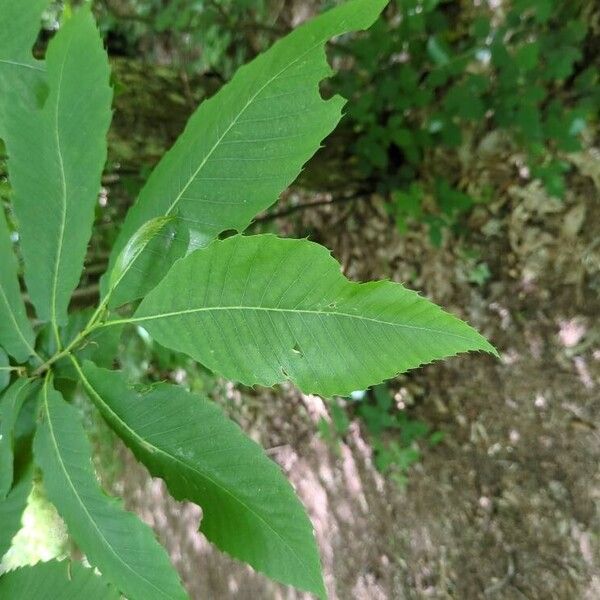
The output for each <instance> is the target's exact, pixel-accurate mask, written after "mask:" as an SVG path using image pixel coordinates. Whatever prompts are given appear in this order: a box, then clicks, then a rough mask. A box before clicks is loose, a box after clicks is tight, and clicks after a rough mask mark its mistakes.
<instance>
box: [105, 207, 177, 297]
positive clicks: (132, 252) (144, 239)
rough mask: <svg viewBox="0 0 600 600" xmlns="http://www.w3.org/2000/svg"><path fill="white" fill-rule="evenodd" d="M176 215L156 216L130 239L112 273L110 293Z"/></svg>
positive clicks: (109, 286)
mask: <svg viewBox="0 0 600 600" xmlns="http://www.w3.org/2000/svg"><path fill="white" fill-rule="evenodd" d="M174 219H175V217H174V216H166V217H156V218H154V219H151V220H150V221H148V222H146V223H144V224H143V225H142V226H141V227H140V228H139V229H138V230H137V231H136V232H135V233H134V234H133V236H132V237H131V238H130V239H129V241H128V242H127V244H125V247H124V248H123V250H121V253H120V254H119V256H118V257H117V260H116V262H115V266H114V267H113V269H112V271H111V273H110V280H109V285H108V294H107V296H110V295H111V294H112V292H114V290H115V289H116V288H117V286H118V285H119V284H120V283H121V281H123V278H124V277H125V276H126V275H127V273H128V272H129V270H130V269H131V268H132V267H133V266H134V264H135V261H136V260H137V259H138V258H139V256H140V254H141V253H142V252H143V251H144V250H145V249H146V247H147V246H148V244H149V243H150V242H151V241H152V240H153V239H154V238H155V237H156V236H157V235H158V234H159V233H160V232H161V231H162V230H163V229H164V228H165V227H166V226H167V225H168V224H169V223H171V222H172V221H173V220H174Z"/></svg>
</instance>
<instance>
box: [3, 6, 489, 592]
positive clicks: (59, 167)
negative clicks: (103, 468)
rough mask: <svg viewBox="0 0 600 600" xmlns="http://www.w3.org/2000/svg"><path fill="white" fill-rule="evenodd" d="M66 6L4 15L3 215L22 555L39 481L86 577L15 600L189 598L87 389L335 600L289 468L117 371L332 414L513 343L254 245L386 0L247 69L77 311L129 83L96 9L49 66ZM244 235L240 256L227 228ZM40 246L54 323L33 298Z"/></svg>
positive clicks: (7, 429)
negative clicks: (461, 358) (253, 390)
mask: <svg viewBox="0 0 600 600" xmlns="http://www.w3.org/2000/svg"><path fill="white" fill-rule="evenodd" d="M46 3H47V0H31V1H30V2H26V3H23V2H21V1H20V0H0V13H1V14H2V19H1V20H0V137H1V138H2V139H3V140H4V142H5V145H6V152H7V155H8V173H9V179H10V185H11V190H12V191H11V202H10V207H8V208H10V220H9V221H10V222H11V223H12V222H13V220H14V222H15V223H16V226H17V231H18V247H17V248H15V246H14V245H13V243H11V240H14V239H15V238H16V237H17V236H12V237H11V236H10V235H9V225H8V224H7V220H6V215H7V213H6V212H5V210H4V207H3V209H2V210H1V211H0V265H1V269H0V347H1V348H2V350H1V351H0V374H1V379H0V383H1V385H2V388H3V389H4V392H3V395H2V397H1V399H0V413H1V421H0V429H1V431H0V515H1V517H2V536H1V537H0V542H1V544H0V555H2V554H4V553H5V552H6V550H7V549H8V546H9V545H10V540H11V538H12V536H13V535H14V534H15V533H16V532H17V530H18V529H19V526H20V519H21V515H22V512H23V510H24V507H25V504H26V501H27V497H28V495H29V493H30V491H31V489H32V482H33V481H34V478H35V479H36V480H38V481H40V480H41V482H42V485H43V488H44V490H45V493H46V495H47V497H48V499H49V500H50V502H51V503H52V504H53V505H54V506H55V507H56V509H57V511H58V513H59V514H60V515H61V517H62V519H63V520H64V522H65V524H66V527H67V528H68V532H69V535H70V536H71V538H72V540H73V541H74V543H75V545H76V548H77V552H75V553H74V556H81V555H84V556H85V557H86V560H87V562H88V563H89V564H90V565H91V566H92V567H94V569H86V568H84V566H82V564H78V563H77V562H71V563H68V564H67V563H65V562H62V563H61V562H50V563H46V564H39V565H36V566H33V567H25V568H22V569H19V570H16V571H14V572H11V573H8V574H4V575H2V576H1V577H0V597H2V598H7V599H12V598H36V599H37V600H42V599H44V598H49V599H50V598H51V599H53V600H54V599H56V598H61V600H67V599H69V598H84V597H85V598H117V597H119V595H120V594H123V595H124V596H126V597H127V598H129V599H130V600H148V599H160V598H165V599H166V598H169V599H182V598H186V597H187V595H186V592H185V590H184V588H183V586H182V584H181V582H180V580H179V577H178V575H177V572H176V571H175V570H174V569H173V567H172V566H171V563H170V560H169V557H168V555H167V553H166V551H165V550H164V549H163V548H162V547H161V546H160V545H159V543H158V542H157V541H156V539H155V537H154V534H153V532H152V530H151V529H150V528H149V527H147V526H146V525H145V524H143V523H142V522H141V521H140V520H139V519H138V518H137V517H136V516H134V515H133V514H131V513H129V512H126V511H125V510H124V509H123V508H122V507H121V504H120V503H119V502H118V501H116V500H115V499H114V498H111V497H109V496H107V495H106V493H105V492H104V491H103V490H102V488H101V486H100V485H99V483H98V479H97V477H96V474H95V471H94V468H93V465H92V452H91V446H90V443H89V441H88V438H87V435H86V431H85V428H84V426H83V421H82V414H81V411H80V410H79V409H78V407H77V405H76V404H74V403H73V398H74V393H73V389H74V387H76V386H79V387H80V389H81V390H83V391H84V392H85V394H86V395H87V397H88V398H89V400H90V401H91V403H92V404H93V405H94V406H95V408H96V409H97V410H98V411H99V413H100V414H101V415H102V417H103V418H104V420H105V421H106V423H107V424H108V425H109V426H110V427H111V428H112V429H113V430H114V432H115V433H116V434H117V435H118V436H119V437H120V438H121V439H122V440H123V441H124V442H125V444H126V445H127V446H128V447H129V448H130V449H131V450H132V452H133V453H134V454H135V456H136V457H137V459H138V460H139V461H141V462H142V463H143V464H144V465H145V466H146V467H147V469H148V470H149V471H150V473H151V474H152V475H153V476H155V477H160V478H162V479H163V480H164V481H165V483H166V486H167V488H168V490H169V492H170V493H171V494H172V495H173V497H175V498H176V499H178V500H188V501H190V502H194V503H196V504H198V505H199V506H201V507H202V511H203V516H202V521H201V523H200V530H201V531H202V533H203V534H204V535H205V536H206V537H207V538H208V539H209V540H210V541H211V542H212V543H214V544H215V546H217V547H218V548H219V549H220V550H222V551H223V552H226V553H228V554H230V555H231V556H233V557H235V558H237V559H239V560H241V561H245V562H246V563H248V564H249V565H251V566H252V567H253V568H254V569H256V570H257V571H260V572H262V573H264V574H266V575H267V576H269V577H271V578H273V579H275V580H277V581H280V582H283V583H285V584H288V585H292V586H295V587H297V588H299V589H301V590H306V591H308V592H312V593H314V594H315V595H317V596H320V597H325V595H326V592H325V587H324V584H323V578H322V575H321V566H320V560H319V554H318V551H317V546H316V543H315V539H314V534H313V528H312V525H311V523H310V521H309V519H308V517H307V515H306V513H305V511H304V509H303V507H302V505H301V503H300V502H299V500H298V499H297V497H296V495H295V493H294V490H293V489H292V487H291V485H290V484H289V483H288V482H287V480H286V479H285V477H284V476H283V475H282V473H281V471H280V469H279V468H278V466H277V465H276V464H274V463H273V462H271V461H270V460H269V459H268V457H267V456H266V454H265V453H264V451H263V450H262V449H261V448H260V447H259V446H258V445H257V444H256V443H254V442H253V441H251V440H250V439H249V438H247V437H246V436H245V435H244V434H243V432H242V431H241V430H240V429H239V427H238V426H237V425H235V424H234V423H233V422H231V421H229V420H228V419H227V418H226V417H225V416H224V414H223V413H222V412H221V410H220V409H219V408H218V407H217V406H215V405H214V404H212V403H211V402H209V401H208V400H207V399H205V398H203V397H201V396H199V395H194V394H192V393H190V392H188V391H186V390H185V389H184V388H182V387H178V386H174V385H169V384H157V385H154V386H151V387H145V388H139V387H135V386H132V385H131V384H130V383H129V382H128V381H127V379H126V377H124V375H123V373H122V372H119V371H115V370H111V369H110V367H112V366H113V364H112V363H113V358H114V356H115V353H116V347H117V343H116V342H118V338H119V335H120V332H121V330H122V329H123V328H124V327H129V326H132V325H136V326H138V327H143V328H144V329H145V331H146V332H147V333H148V335H150V336H151V337H152V338H153V339H155V340H156V341H157V342H158V343H159V344H161V345H162V346H164V347H166V348H168V349H170V350H172V351H175V352H183V353H185V354H187V355H189V356H190V357H192V358H193V359H195V360H196V361H198V362H200V363H202V364H203V365H205V366H206V367H208V368H209V369H211V370H212V371H214V372H215V373H218V374H220V375H222V376H224V377H226V378H229V379H231V380H234V381H237V382H241V383H243V384H245V385H248V386H254V385H262V386H273V385H276V384H279V383H282V382H284V381H286V380H290V381H292V382H294V383H295V384H296V385H297V386H298V387H299V388H300V389H301V390H303V391H304V392H306V393H316V394H321V395H323V396H325V397H330V396H333V395H347V394H349V393H350V392H351V391H352V390H356V389H366V388H367V387H368V386H371V385H374V384H377V383H379V382H381V381H383V380H385V379H387V378H390V377H393V376H394V375H396V374H397V373H400V372H403V371H406V370H407V369H411V368H415V367H417V366H419V365H421V364H423V363H427V362H430V361H433V360H435V359H441V358H443V357H447V356H451V355H454V354H456V353H459V352H466V351H471V350H483V351H486V352H490V353H494V352H495V351H494V349H493V348H492V346H491V345H490V344H489V343H488V342H487V341H486V340H485V339H484V338H483V337H482V336H481V335H479V334H478V333H477V332H476V331H474V330H473V329H471V328H470V327H469V326H468V325H466V324H465V323H463V322H461V321H460V320H458V319H457V318H455V317H453V316H451V315H449V314H447V313H445V312H443V311H442V310H441V309H440V308H438V307H436V306H435V305H433V304H431V303H430V302H428V301H427V300H425V299H423V298H421V297H420V296H418V295H417V294H416V293H414V292H412V291H409V290H407V289H405V288H404V287H402V286H401V285H399V284H395V283H391V282H388V281H379V282H371V283H364V284H359V283H353V282H350V281H348V280H347V279H346V278H345V277H344V276H343V275H342V274H341V272H340V266H339V264H338V263H337V262H336V261H335V260H334V259H333V258H332V257H331V255H330V254H329V252H328V251H327V250H326V249H325V248H323V247H320V246H318V245H317V244H314V243H311V242H309V241H307V240H292V239H280V238H277V237H275V236H273V235H255V236H243V235H240V234H239V232H242V231H243V230H244V229H245V228H246V226H247V225H248V224H249V223H250V222H251V220H252V219H253V217H254V216H255V215H256V214H257V213H259V212H260V211H261V210H264V209H265V208H266V207H268V206H270V205H271V204H272V203H273V202H274V201H275V200H276V198H277V196H278V195H279V193H280V192H281V191H282V190H284V189H285V188H286V186H288V185H289V184H290V183H291V182H292V181H293V180H294V179H295V178H296V177H297V175H298V173H299V172H300V170H301V168H302V165H303V164H304V163H305V162H306V161H307V160H308V159H309V158H310V157H311V155H312V154H313V153H314V152H315V151H316V150H317V149H318V147H319V145H320V144H321V141H322V140H323V139H324V138H325V136H326V135H327V134H328V133H329V132H330V131H331V130H332V129H333V128H334V127H335V126H336V124H337V123H338V121H339V119H340V117H341V111H342V107H343V104H344V101H343V100H342V99H341V98H340V97H334V98H331V99H330V100H328V101H325V100H323V98H322V97H321V95H320V93H319V83H320V81H321V80H323V78H325V77H328V76H329V75H330V74H331V70H330V68H329V66H328V64H327V61H326V57H325V52H324V46H325V44H326V42H327V41H328V40H329V39H331V38H332V37H335V36H338V35H340V34H343V33H345V32H348V31H351V30H358V29H364V28H367V27H369V26H370V25H371V24H372V23H373V21H374V20H375V19H376V17H377V15H378V14H379V12H380V11H381V10H382V8H383V7H384V5H385V4H386V2H385V0H352V1H350V2H348V3H346V4H344V5H342V6H340V7H338V8H336V9H334V10H332V11H329V12H327V13H325V14H323V15H322V16H320V17H319V18H317V19H315V20H314V21H312V22H310V23H308V24H306V25H304V26H302V27H300V28H298V29H296V30H295V31H294V32H292V33H291V34H290V35H289V36H287V37H286V38H284V39H282V40H281V41H279V42H278V43H276V44H275V45H274V46H273V47H272V48H271V49H270V50H269V51H267V52H266V53H264V54H262V55H261V56H259V57H258V58H257V59H255V60H254V61H253V62H252V63H250V64H248V65H247V66H245V67H243V68H241V69H240V70H239V71H238V72H237V74H236V75H235V77H234V78H233V79H232V81H231V82H230V83H229V84H228V85H227V86H226V87H224V88H223V89H222V90H221V91H220V92H219V93H218V94H217V95H215V96H214V97H213V98H212V99H211V100H209V101H207V102H205V103H203V104H202V105H201V106H200V108H199V109H198V110H197V111H196V113H195V114H194V115H193V116H192V117H191V119H190V121H189V123H188V125H187V127H186V129H185V131H184V133H183V134H182V135H181V137H180V138H179V140H178V141H177V142H176V143H175V145H174V146H173V148H172V149H171V150H170V151H169V152H168V153H167V154H166V155H165V156H164V157H163V159H162V161H161V162H160V163H159V164H158V166H157V167H156V169H155V170H154V172H153V173H152V174H151V176H150V178H149V179H148V181H147V183H146V185H145V186H144V188H143V189H142V191H141V193H140V195H139V197H138V199H137V202H136V203H135V205H134V206H133V207H132V208H131V210H130V211H129V213H128V215H127V218H126V219H125V222H124V224H123V227H122V229H121V233H120V236H119V238H118V239H117V241H116V244H115V246H114V248H113V252H112V256H111V260H110V264H109V269H108V272H107V273H106V275H105V277H104V278H103V281H102V286H101V287H102V290H101V298H100V301H99V304H98V306H97V308H96V309H95V310H93V311H91V312H89V313H80V312H76V311H75V312H73V311H71V312H69V303H70V298H71V296H72V294H73V292H74V290H75V289H76V287H77V284H78V281H79V278H80V276H81V271H82V267H83V262H84V257H85V254H86V246H87V244H88V240H89V238H90V234H91V231H92V226H93V220H94V207H95V204H96V200H97V195H98V190H99V188H100V177H101V174H102V170H103V166H104V162H105V159H106V134H107V130H108V127H109V124H110V117H111V108H110V106H111V97H112V93H111V88H110V86H109V76H110V75H109V66H108V60H107V56H106V53H105V52H104V50H103V47H102V43H101V39H100V36H99V34H98V31H97V28H96V26H95V23H94V19H93V17H92V15H91V13H90V11H89V10H88V9H87V8H83V9H80V10H78V11H76V12H74V13H73V14H67V15H66V18H65V19H64V23H63V24H62V26H61V27H60V29H59V31H58V32H57V34H56V35H55V37H54V38H53V39H52V41H51V42H50V45H49V47H48V50H47V53H46V56H45V60H44V61H43V62H42V61H38V60H34V59H33V58H32V55H31V50H30V49H31V47H32V43H33V41H34V40H35V37H36V35H37V31H38V27H39V22H40V15H41V12H42V10H43V9H44V7H45V5H46ZM232 230H234V231H236V232H238V233H237V234H236V235H230V236H229V237H226V238H225V239H220V237H221V234H223V233H224V232H231V231H232ZM15 250H18V251H19V253H20V255H22V259H23V272H24V281H25V283H26V286H27V290H28V294H29V298H30V300H31V304H32V307H33V309H34V310H35V320H32V319H30V317H29V316H28V314H27V311H26V307H25V304H24V300H23V296H22V294H21V290H20V287H19V279H18V272H19V263H18V262H17V258H16V256H15Z"/></svg>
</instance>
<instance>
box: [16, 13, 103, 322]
mask: <svg viewBox="0 0 600 600" xmlns="http://www.w3.org/2000/svg"><path fill="white" fill-rule="evenodd" d="M45 65H46V69H47V83H48V86H49V94H48V97H47V99H46V101H45V103H44V105H43V107H42V108H39V109H38V108H36V109H32V110H29V111H28V110H18V109H15V110H11V114H10V115H9V116H10V118H9V120H8V122H7V123H6V130H7V131H6V145H7V149H8V153H9V159H8V170H9V177H10V181H11V185H12V187H13V190H14V197H13V206H14V210H15V214H16V216H17V219H18V221H19V232H20V240H21V248H22V252H23V257H24V259H25V281H26V283H27V287H28V290H29V293H30V296H31V300H32V302H33V304H34V306H35V308H36V311H37V315H38V317H39V318H40V319H41V320H44V321H51V322H52V323H53V324H54V325H55V326H58V325H63V324H65V323H66V320H67V307H68V304H69V300H70V297H71V294H72V292H73V290H74V289H75V287H76V286H77V283H78V282H79V278H80V276H81V270H82V267H83V260H84V257H85V253H86V249H87V243H88V241H89V238H90V236H91V229H92V223H93V219H94V207H95V204H96V200H97V196H98V192H99V190H100V176H101V174H102V169H103V167H104V163H105V161H106V134H107V132H108V126H109V123H110V119H111V110H110V104H111V99H112V90H111V88H110V86H109V66H108V58H107V55H106V52H105V51H104V49H103V46H102V40H101V38H100V35H99V33H98V30H97V28H96V25H95V22H94V19H93V17H92V15H91V13H90V11H89V10H88V9H81V10H79V11H77V13H76V14H75V15H74V16H73V17H72V18H70V19H69V20H68V21H67V23H66V24H65V25H64V26H63V27H61V29H60V30H59V32H58V33H57V34H56V36H55V37H54V38H53V39H52V41H51V42H50V44H49V46H48V52H47V54H46V63H45ZM32 172H34V173H35V176H32Z"/></svg>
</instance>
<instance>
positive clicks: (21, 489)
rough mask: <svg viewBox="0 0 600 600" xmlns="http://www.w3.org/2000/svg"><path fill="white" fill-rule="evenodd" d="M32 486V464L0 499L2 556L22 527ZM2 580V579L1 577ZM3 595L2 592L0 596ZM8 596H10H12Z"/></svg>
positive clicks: (0, 555)
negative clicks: (6, 494)
mask: <svg viewBox="0 0 600 600" xmlns="http://www.w3.org/2000/svg"><path fill="white" fill-rule="evenodd" d="M32 487H33V468H32V466H31V464H30V465H28V466H27V467H26V468H25V469H23V472H22V473H21V475H20V477H18V478H17V480H16V483H15V485H14V486H13V488H12V490H11V491H10V493H9V494H8V496H7V497H6V498H5V499H4V500H0V558H2V557H3V556H4V555H5V554H6V553H7V552H8V550H9V549H10V545H11V543H12V539H13V538H14V537H15V535H16V534H17V532H18V531H19V529H21V518H22V516H23V512H24V511H25V508H26V507H27V499H28V498H29V494H30V493H31V489H32ZM0 581H2V579H1V578H0ZM1 590H2V587H1V586H0V591H1ZM3 597H4V596H2V594H0V598H3ZM7 597H8V598H10V596H7ZM20 597H23V596H20Z"/></svg>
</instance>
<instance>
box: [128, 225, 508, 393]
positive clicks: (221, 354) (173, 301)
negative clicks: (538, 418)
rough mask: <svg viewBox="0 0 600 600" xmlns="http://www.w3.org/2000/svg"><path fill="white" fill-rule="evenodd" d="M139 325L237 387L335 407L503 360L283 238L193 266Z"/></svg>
mask: <svg viewBox="0 0 600 600" xmlns="http://www.w3.org/2000/svg"><path fill="white" fill-rule="evenodd" d="M130 322H136V323H139V324H140V325H142V326H143V327H144V328H145V329H147V330H148V331H149V333H150V334H151V335H152V336H153V337H154V338H155V339H156V340H157V341H158V342H159V343H161V344H163V345H164V346H167V347H169V348H171V349H173V350H176V351H178V352H184V353H186V354H188V355H189V356H191V357H193V358H194V359H195V360H197V361H199V362H201V363H202V364H204V365H205V366H207V367H208V368H209V369H211V370H213V371H215V372H217V373H219V374H221V375H223V376H224V377H227V378H229V379H232V380H234V381H239V382H241V383H243V384H245V385H255V384H259V385H263V386H267V387H270V386H273V385H275V384H277V383H281V382H283V381H285V380H287V379H290V380H292V381H293V382H294V383H295V384H296V385H298V387H299V388H300V389H301V390H302V391H304V392H306V393H309V392H311V393H318V394H321V395H324V396H331V395H348V394H349V393H351V392H352V391H354V390H358V389H365V388H367V387H369V386H371V385H375V384H377V383H380V382H381V381H384V380H386V379H389V378H390V377H393V376H395V375H397V374H399V373H401V372H404V371H407V370H409V369H413V368H416V367H418V366H420V365H422V364H425V363H428V362H431V361H433V360H437V359H440V358H445V357H448V356H452V355H454V354H457V353H459V352H468V351H471V350H483V351H486V352H490V353H493V354H495V353H496V351H495V350H494V348H493V347H492V346H491V345H490V344H489V342H487V340H485V338H483V337H482V336H481V335H480V334H479V333H477V332H476V331H475V330H474V329H472V328H471V327H470V326H468V325H467V324H466V323H463V322H462V321H460V320H459V319H457V318H456V317H454V316H452V315H450V314H448V313H445V312H444V311H443V310H442V309H440V308H439V307H437V306H436V305H434V304H433V303H431V302H429V301H428V300H425V299H424V298H421V297H420V296H419V295H418V294H416V293H415V292H412V291H410V290H407V289H406V288H404V287H403V286H402V285H400V284H397V283H392V282H389V281H378V282H370V283H360V284H359V283H354V282H350V281H348V280H347V279H346V278H345V277H344V276H343V275H342V273H341V271H340V266H339V264H338V263H337V262H336V261H335V260H334V259H333V258H332V257H331V255H330V253H329V251H328V250H327V249H325V248H323V247H322V246H319V245H318V244H314V243H312V242H308V241H306V240H291V239H280V238H277V237H275V236H272V235H256V236H248V237H247V236H235V237H231V238H227V239H226V240H223V241H218V240H217V241H215V242H213V243H212V244H211V245H210V246H209V247H208V248H205V249H201V250H197V251H196V252H194V253H192V254H190V255H189V256H187V257H186V258H184V259H181V260H180V261H179V262H177V263H176V264H175V265H174V267H173V268H172V269H171V271H170V272H169V274H168V275H167V277H166V278H165V279H164V280H163V281H162V282H161V283H160V284H159V285H158V286H157V287H156V288H155V289H154V290H153V291H152V292H150V294H148V295H147V296H146V298H145V299H144V300H143V301H142V303H141V304H140V306H139V308H138V310H137V311H136V313H135V315H134V317H133V319H131V320H130Z"/></svg>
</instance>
